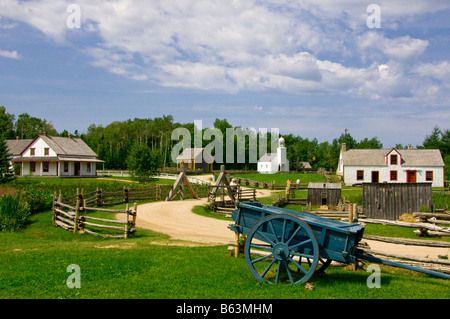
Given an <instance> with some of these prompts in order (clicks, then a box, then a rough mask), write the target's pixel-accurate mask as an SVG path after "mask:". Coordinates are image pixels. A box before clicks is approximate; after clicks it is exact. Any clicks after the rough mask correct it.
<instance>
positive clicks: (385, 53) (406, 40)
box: [357, 31, 429, 60]
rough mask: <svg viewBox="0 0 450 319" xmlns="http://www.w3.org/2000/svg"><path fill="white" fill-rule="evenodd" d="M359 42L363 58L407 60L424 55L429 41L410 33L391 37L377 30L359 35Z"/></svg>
mask: <svg viewBox="0 0 450 319" xmlns="http://www.w3.org/2000/svg"><path fill="white" fill-rule="evenodd" d="M357 44H358V47H359V48H360V49H361V52H362V57H363V59H367V58H369V59H380V58H385V59H394V60H406V59H411V58H417V57H419V56H420V55H422V54H423V52H424V51H425V49H426V48H427V46H428V45H429V42H428V41H426V40H421V39H413V38H411V37H410V36H409V35H407V36H403V37H398V38H393V39H389V38H386V37H385V36H383V35H381V34H380V33H378V32H377V31H368V32H365V33H363V34H361V35H360V36H358V38H357Z"/></svg>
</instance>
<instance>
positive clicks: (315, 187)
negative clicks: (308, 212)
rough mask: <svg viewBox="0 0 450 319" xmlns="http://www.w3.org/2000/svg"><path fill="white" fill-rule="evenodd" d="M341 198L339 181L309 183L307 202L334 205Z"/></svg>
mask: <svg viewBox="0 0 450 319" xmlns="http://www.w3.org/2000/svg"><path fill="white" fill-rule="evenodd" d="M340 199H341V184H340V183H309V184H308V203H311V204H312V205H327V206H329V207H335V206H337V205H338V203H339V200H340Z"/></svg>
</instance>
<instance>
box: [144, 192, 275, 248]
mask: <svg viewBox="0 0 450 319" xmlns="http://www.w3.org/2000/svg"><path fill="white" fill-rule="evenodd" d="M268 194H270V190H257V191H256V195H257V197H264V196H268ZM206 204H207V199H206V198H202V199H187V200H178V201H170V202H166V201H162V202H155V203H148V204H142V205H139V207H138V214H137V217H136V226H137V227H141V228H145V229H151V230H154V231H157V232H160V233H164V234H167V235H169V236H170V237H171V238H172V239H178V240H188V241H193V242H200V243H205V244H224V245H228V243H229V242H230V241H234V232H232V231H231V230H229V229H228V225H230V224H231V223H232V222H231V221H224V220H219V219H215V218H209V217H204V216H200V215H197V214H195V213H193V212H192V209H193V208H194V207H195V206H197V205H206Z"/></svg>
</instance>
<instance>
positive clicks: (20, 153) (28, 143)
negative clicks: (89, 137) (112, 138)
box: [6, 134, 104, 177]
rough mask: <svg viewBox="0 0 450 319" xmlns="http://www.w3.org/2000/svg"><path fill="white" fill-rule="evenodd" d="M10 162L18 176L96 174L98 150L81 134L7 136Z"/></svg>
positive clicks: (98, 161) (99, 161) (100, 161)
mask: <svg viewBox="0 0 450 319" xmlns="http://www.w3.org/2000/svg"><path fill="white" fill-rule="evenodd" d="M6 145H7V147H8V150H9V152H10V154H11V155H12V158H11V162H12V163H19V164H20V174H19V175H21V176H61V177H69V176H96V175H97V163H104V161H102V160H98V159H97V154H96V153H95V152H94V151H92V149H91V148H90V147H89V146H88V145H87V144H86V143H85V142H84V141H83V140H82V139H80V138H73V137H72V136H70V135H69V137H59V136H58V137H56V136H55V137H54V136H47V134H43V135H39V136H37V137H36V138H35V139H33V140H19V139H16V140H7V141H6Z"/></svg>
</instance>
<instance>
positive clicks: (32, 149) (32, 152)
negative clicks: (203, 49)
mask: <svg viewBox="0 0 450 319" xmlns="http://www.w3.org/2000/svg"><path fill="white" fill-rule="evenodd" d="M35 151H36V149H35V148H30V156H34V154H35Z"/></svg>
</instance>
